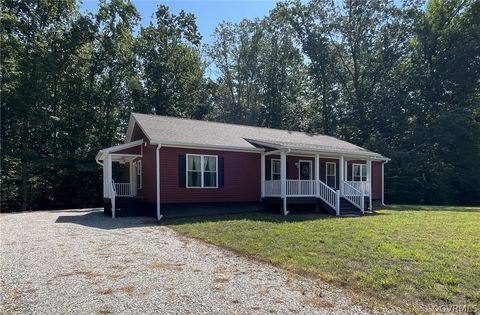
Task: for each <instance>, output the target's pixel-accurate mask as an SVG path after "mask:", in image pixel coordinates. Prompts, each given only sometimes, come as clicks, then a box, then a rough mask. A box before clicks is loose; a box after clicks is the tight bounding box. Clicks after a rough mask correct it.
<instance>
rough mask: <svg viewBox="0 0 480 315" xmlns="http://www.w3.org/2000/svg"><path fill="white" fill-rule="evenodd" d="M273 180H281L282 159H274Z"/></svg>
mask: <svg viewBox="0 0 480 315" xmlns="http://www.w3.org/2000/svg"><path fill="white" fill-rule="evenodd" d="M271 161H272V174H271V179H272V180H280V160H276V159H272V160H271Z"/></svg>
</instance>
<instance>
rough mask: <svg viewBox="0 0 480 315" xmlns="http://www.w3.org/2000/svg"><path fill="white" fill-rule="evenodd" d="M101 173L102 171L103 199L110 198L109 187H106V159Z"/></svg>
mask: <svg viewBox="0 0 480 315" xmlns="http://www.w3.org/2000/svg"><path fill="white" fill-rule="evenodd" d="M102 171H103V198H110V186H108V169H107V160H106V159H105V160H104V161H103V164H102Z"/></svg>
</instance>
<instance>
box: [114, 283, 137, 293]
mask: <svg viewBox="0 0 480 315" xmlns="http://www.w3.org/2000/svg"><path fill="white" fill-rule="evenodd" d="M118 290H119V291H122V292H123V293H125V294H128V295H132V294H133V291H134V290H135V287H134V286H131V285H129V286H125V287H121V288H119V289H118Z"/></svg>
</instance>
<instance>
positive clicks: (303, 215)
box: [162, 210, 360, 225]
mask: <svg viewBox="0 0 480 315" xmlns="http://www.w3.org/2000/svg"><path fill="white" fill-rule="evenodd" d="M357 218H360V217H357ZM332 219H338V217H335V216H332V215H331V214H328V213H323V212H321V213H312V212H311V211H301V210H300V211H299V210H297V211H292V212H291V213H290V214H289V215H287V216H284V215H281V214H279V213H278V211H271V210H262V211H256V212H250V213H242V214H240V213H239V214H217V215H203V216H195V217H185V218H167V219H165V220H162V223H163V224H165V225H182V224H192V223H205V222H220V221H232V220H246V221H261V222H271V223H285V222H305V221H316V220H332ZM342 219H348V218H342Z"/></svg>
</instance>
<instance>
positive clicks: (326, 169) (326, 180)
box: [325, 162, 337, 187]
mask: <svg viewBox="0 0 480 315" xmlns="http://www.w3.org/2000/svg"><path fill="white" fill-rule="evenodd" d="M328 165H333V169H334V173H333V179H334V183H335V184H334V185H333V187H337V163H335V162H326V163H325V184H327V185H328V177H329V176H330V177H332V175H328ZM328 186H329V185H328ZM329 187H332V186H329Z"/></svg>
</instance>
